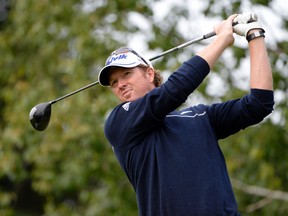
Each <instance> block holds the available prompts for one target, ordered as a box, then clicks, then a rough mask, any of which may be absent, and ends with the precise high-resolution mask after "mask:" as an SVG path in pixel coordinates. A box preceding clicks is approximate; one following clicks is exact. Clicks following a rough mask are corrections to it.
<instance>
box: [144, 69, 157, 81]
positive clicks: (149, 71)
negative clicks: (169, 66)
mask: <svg viewBox="0 0 288 216" xmlns="http://www.w3.org/2000/svg"><path fill="white" fill-rule="evenodd" d="M146 74H147V75H148V76H149V81H150V82H151V83H153V81H154V76H155V71H154V69H153V68H151V67H149V68H147V71H146Z"/></svg>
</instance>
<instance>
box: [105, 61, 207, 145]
mask: <svg viewBox="0 0 288 216" xmlns="http://www.w3.org/2000/svg"><path fill="white" fill-rule="evenodd" d="M209 70H210V68H209V65H208V64H207V62H206V61H205V60H204V59H202V58H201V57H199V56H194V57H193V58H191V59H190V60H189V61H187V62H185V63H184V64H183V65H182V66H181V67H180V68H179V69H178V70H177V71H176V72H174V73H173V74H172V75H171V76H170V77H169V79H168V80H167V81H166V82H165V83H164V84H163V85H162V86H161V87H159V88H154V89H153V90H151V91H150V92H149V93H147V94H146V95H145V96H144V97H142V98H139V99H137V100H135V101H131V102H126V103H124V104H120V105H119V106H117V107H116V108H115V109H114V110H113V111H112V113H111V114H110V116H109V117H108V119H107V121H106V123H105V128H104V130H105V135H106V137H107V138H108V140H109V142H110V143H111V144H112V145H113V146H114V147H115V148H117V147H121V148H123V147H131V145H135V144H137V140H139V141H140V140H142V139H144V138H145V135H146V134H147V133H149V132H150V131H151V130H153V129H154V128H156V127H158V126H159V124H161V123H162V122H163V120H164V118H165V117H166V115H167V114H168V113H170V112H172V111H174V110H175V109H177V108H178V107H179V106H180V105H181V104H183V103H184V102H185V101H186V99H187V97H188V96H189V95H190V94H191V93H192V92H193V91H194V90H195V89H196V88H197V87H198V86H199V85H200V84H201V82H202V81H203V79H204V78H205V77H206V76H207V74H208V73H209Z"/></svg>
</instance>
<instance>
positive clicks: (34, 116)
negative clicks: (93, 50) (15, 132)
mask: <svg viewBox="0 0 288 216" xmlns="http://www.w3.org/2000/svg"><path fill="white" fill-rule="evenodd" d="M257 20H258V17H257V15H256V14H252V15H251V16H250V20H249V22H255V21H257ZM237 24H238V23H235V22H234V23H233V26H234V25H237ZM215 35H216V34H215V32H214V31H213V32H210V33H208V34H204V35H203V36H201V37H198V38H195V39H193V40H190V41H188V42H185V43H183V44H181V45H179V46H176V47H174V48H171V49H169V50H167V51H164V52H162V53H160V54H159V55H156V56H154V57H152V58H150V59H149V60H150V61H153V60H155V59H158V58H160V57H162V56H164V55H167V54H169V53H171V52H174V51H177V50H179V49H182V48H184V47H187V46H189V45H191V44H194V43H197V42H200V41H202V40H205V39H208V38H211V37H213V36H215ZM98 83H99V81H96V82H93V83H91V84H89V85H86V86H84V87H82V88H80V89H78V90H76V91H73V92H71V93H69V94H66V95H64V96H62V97H59V98H57V99H55V100H52V101H50V102H44V103H40V104H38V105H36V106H34V107H33V108H32V109H31V111H30V114H29V117H30V122H31V124H32V126H33V127H34V128H35V129H36V130H38V131H43V130H45V129H46V128H47V126H48V124H49V122H50V118H51V113H52V104H55V103H57V102H58V101H60V100H63V99H65V98H67V97H70V96H72V95H74V94H76V93H78V92H81V91H83V90H85V89H87V88H90V87H92V86H94V85H97V84H98Z"/></svg>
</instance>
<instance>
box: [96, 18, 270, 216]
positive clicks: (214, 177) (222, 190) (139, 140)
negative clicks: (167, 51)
mask: <svg viewBox="0 0 288 216" xmlns="http://www.w3.org/2000/svg"><path fill="white" fill-rule="evenodd" d="M233 21H234V22H235V21H237V22H238V25H236V26H234V27H232V22H233ZM248 21H249V18H247V16H246V15H238V16H237V15H232V16H230V17H229V18H228V19H227V20H225V21H223V22H222V23H220V24H219V25H217V26H216V27H215V28H214V30H215V33H216V37H215V39H214V40H213V41H212V43H211V44H209V45H208V46H207V47H206V48H204V49H203V50H202V51H201V52H199V53H198V54H197V55H196V56H194V57H192V58H191V59H190V60H188V61H187V62H184V64H183V65H182V66H181V67H180V68H179V69H178V70H177V71H176V72H174V73H173V74H172V75H171V76H170V77H169V79H168V80H167V81H166V82H165V83H164V84H162V85H160V84H159V76H158V74H157V73H156V72H155V70H154V68H153V66H152V65H151V63H150V62H149V60H147V59H145V58H143V57H141V56H140V55H139V54H137V53H136V52H135V51H133V50H131V49H129V48H121V49H118V50H116V51H114V52H113V53H112V54H111V56H110V57H109V58H108V59H107V62H106V66H105V67H104V68H103V69H102V70H101V71H100V73H99V82H100V84H101V85H103V86H110V88H111V90H112V92H113V93H114V94H115V95H116V97H118V98H119V99H120V101H121V102H123V103H121V104H120V105H118V106H117V107H116V108H115V109H114V110H113V111H112V113H111V114H110V116H109V117H108V119H107V121H106V124H105V134H106V136H107V138H108V140H109V142H110V143H111V145H112V147H113V149H114V152H115V155H116V157H117V159H118V160H119V163H120V165H121V167H122V168H123V170H124V171H125V173H126V174H127V176H128V178H129V180H130V182H131V184H132V185H133V187H134V190H135V192H136V195H137V202H138V208H139V215H145V216H146V215H153V216H170V215H171V216H178V215H179V216H191V215H200V216H209V215H213V216H215V215H240V214H239V213H238V210H237V204H236V200H235V197H234V194H233V191H232V186H231V183H230V180H229V177H228V172H227V168H226V164H225V159H224V157H223V155H222V152H221V150H220V147H219V146H218V139H223V138H225V137H227V136H229V135H232V134H234V133H236V132H238V131H239V130H241V129H245V128H246V127H248V126H250V125H253V124H257V123H259V122H260V121H262V120H263V118H264V117H265V116H267V115H268V114H269V113H271V112H272V109H273V104H274V102H273V90H272V89H273V87H272V74H271V69H270V65H269V59H268V56H267V51H266V48H265V42H264V30H263V29H262V27H261V24H260V23H259V22H252V23H248ZM233 31H234V32H236V33H237V34H239V35H243V36H246V37H247V40H248V42H249V49H250V61H251V72H250V88H251V91H250V94H247V95H245V96H243V97H242V98H241V99H235V100H231V101H227V102H223V103H217V104H212V105H210V106H208V105H203V104H200V105H197V106H192V107H189V108H187V109H184V110H180V111H176V109H177V108H178V107H179V106H180V105H181V104H183V103H184V102H185V100H186V99H187V97H188V96H189V95H190V94H191V93H192V92H193V91H194V90H195V89H196V88H197V87H198V86H199V85H200V83H201V82H202V81H203V79H204V78H205V77H206V76H207V75H208V73H209V71H210V69H211V68H213V66H214V65H215V63H216V61H217V59H218V58H219V56H220V55H221V54H222V53H223V51H224V50H225V49H226V48H227V47H229V46H230V45H232V44H233V43H234V37H233ZM158 86H159V87H158Z"/></svg>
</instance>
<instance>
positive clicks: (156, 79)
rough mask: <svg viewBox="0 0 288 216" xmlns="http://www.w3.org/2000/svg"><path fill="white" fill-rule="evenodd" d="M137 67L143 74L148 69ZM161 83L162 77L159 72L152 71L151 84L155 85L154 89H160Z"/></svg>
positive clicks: (145, 66)
mask: <svg viewBox="0 0 288 216" xmlns="http://www.w3.org/2000/svg"><path fill="white" fill-rule="evenodd" d="M139 67H140V68H142V69H143V71H144V72H145V71H146V70H147V69H148V68H149V67H148V66H147V65H139ZM162 82H163V77H162V76H161V74H160V71H159V70H155V69H154V80H153V84H154V85H155V87H160V86H161V85H162Z"/></svg>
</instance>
